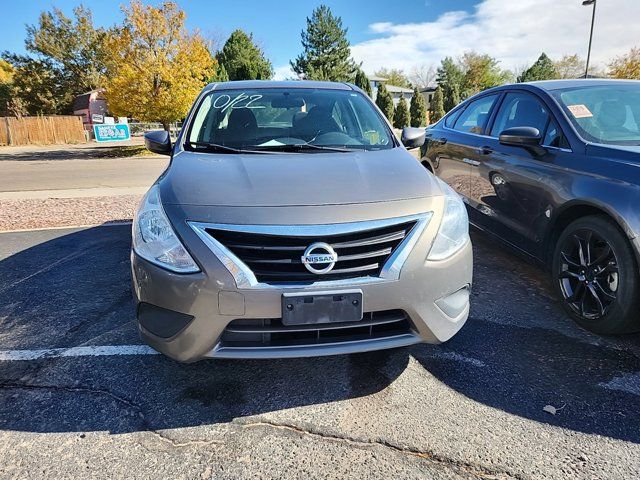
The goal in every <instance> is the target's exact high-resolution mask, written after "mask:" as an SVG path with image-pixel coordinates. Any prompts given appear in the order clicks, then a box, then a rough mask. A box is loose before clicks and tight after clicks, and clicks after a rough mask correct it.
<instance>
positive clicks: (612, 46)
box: [351, 0, 640, 73]
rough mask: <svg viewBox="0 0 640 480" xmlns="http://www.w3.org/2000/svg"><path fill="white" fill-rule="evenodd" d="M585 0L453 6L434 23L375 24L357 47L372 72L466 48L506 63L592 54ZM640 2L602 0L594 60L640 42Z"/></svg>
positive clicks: (500, 0) (498, 0) (495, 0)
mask: <svg viewBox="0 0 640 480" xmlns="http://www.w3.org/2000/svg"><path fill="white" fill-rule="evenodd" d="M581 3H582V2H581V1H580V0H482V1H481V2H480V3H478V5H476V7H475V11H474V12H473V13H468V12H464V11H450V12H447V13H445V14H443V15H441V16H440V17H438V18H437V19H436V20H435V21H432V22H422V23H404V24H400V23H391V22H376V23H372V24H371V25H369V33H370V34H371V35H372V37H373V38H372V39H371V40H367V41H364V42H361V43H358V44H355V45H353V46H352V47H351V53H352V55H353V58H354V59H355V60H356V61H358V62H363V68H364V70H365V71H366V72H368V73H371V72H373V71H375V70H377V69H379V68H382V67H387V68H401V69H404V70H405V71H409V70H410V69H411V67H412V66H414V65H419V64H424V63H427V64H429V63H438V62H439V61H440V60H441V59H442V58H444V57H445V56H453V57H455V56H458V55H460V54H462V53H463V52H465V51H468V50H476V51H478V52H481V53H488V54H490V55H492V56H494V57H496V58H497V59H498V60H500V62H501V64H502V67H503V68H515V67H517V66H522V65H527V64H531V63H532V62H534V61H535V59H536V58H537V57H538V56H539V55H540V53H541V52H543V51H544V52H546V53H547V55H549V56H550V57H552V58H559V57H561V56H562V55H565V54H574V53H578V54H579V55H580V56H582V57H586V54H587V44H588V41H589V28H590V25H591V12H592V7H584V6H582V5H581ZM638 18H640V1H639V0H607V2H606V3H605V2H602V3H600V2H598V8H597V10H596V23H595V29H594V37H593V46H592V50H591V58H592V64H600V65H602V66H604V65H605V64H606V63H608V62H609V61H610V60H611V59H612V58H613V57H615V56H617V55H621V54H623V53H625V52H626V51H628V50H629V49H630V48H631V47H633V46H640V37H638V27H637V25H636V21H637V19H638Z"/></svg>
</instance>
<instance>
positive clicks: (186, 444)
mask: <svg viewBox="0 0 640 480" xmlns="http://www.w3.org/2000/svg"><path fill="white" fill-rule="evenodd" d="M0 389H16V390H18V389H20V390H50V391H51V390H52V391H58V392H73V393H88V394H92V395H104V396H107V397H110V398H112V399H113V400H116V401H117V402H118V403H120V404H122V405H125V406H126V407H127V408H129V409H130V410H133V411H134V412H136V413H137V415H138V418H140V420H141V422H142V425H143V427H144V430H143V431H142V432H147V433H150V434H152V435H154V436H155V437H156V438H158V439H159V440H162V441H163V442H165V443H169V444H170V445H171V446H172V447H176V448H184V447H191V446H206V445H214V444H222V443H224V442H222V441H221V440H217V439H215V440H200V439H196V440H187V441H185V442H179V441H177V440H175V439H173V438H171V437H169V436H167V435H165V434H164V433H162V432H160V431H159V430H155V429H154V428H152V427H151V425H150V422H149V420H148V419H147V418H146V416H145V414H144V411H143V410H142V407H140V405H138V404H136V403H134V402H132V401H131V400H128V399H126V398H124V397H121V396H119V395H116V394H115V393H113V392H110V391H109V390H106V389H100V388H92V387H82V386H76V387H70V386H64V385H35V384H21V383H4V384H0Z"/></svg>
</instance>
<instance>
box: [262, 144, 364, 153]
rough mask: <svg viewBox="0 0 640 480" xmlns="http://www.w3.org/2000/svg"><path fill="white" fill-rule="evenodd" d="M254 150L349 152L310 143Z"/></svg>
mask: <svg viewBox="0 0 640 480" xmlns="http://www.w3.org/2000/svg"><path fill="white" fill-rule="evenodd" d="M254 148H256V149H259V150H263V151H268V152H302V151H305V150H324V151H325V152H351V151H352V150H353V149H351V148H340V147H325V146H322V145H314V144H312V143H293V144H287V143H285V144H282V145H256V146H255V147H254Z"/></svg>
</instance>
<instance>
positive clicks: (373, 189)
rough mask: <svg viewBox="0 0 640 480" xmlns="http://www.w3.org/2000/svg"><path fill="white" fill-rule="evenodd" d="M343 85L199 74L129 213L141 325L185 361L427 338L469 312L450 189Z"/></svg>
mask: <svg viewBox="0 0 640 480" xmlns="http://www.w3.org/2000/svg"><path fill="white" fill-rule="evenodd" d="M424 138H425V131H424V129H416V128H405V129H404V130H403V133H402V143H403V144H404V146H403V145H401V144H400V143H399V142H398V141H397V140H396V138H395V136H394V134H393V132H392V130H391V128H390V126H389V124H388V122H387V121H386V120H385V118H384V116H383V115H382V113H381V112H380V111H379V110H378V109H377V108H376V106H375V105H374V104H373V103H372V102H371V100H370V99H369V97H367V95H366V94H364V93H363V92H362V91H361V90H360V89H358V88H357V87H355V86H353V85H349V84H341V83H330V82H308V81H299V82H265V81H243V82H227V83H220V84H211V85H209V86H207V87H206V88H205V89H204V90H203V91H202V93H201V94H200V95H199V96H198V98H197V99H196V102H195V104H194V106H193V108H192V109H191V112H190V113H189V115H188V116H187V118H186V120H185V123H184V127H183V129H182V131H181V133H180V135H179V137H178V139H177V141H176V142H175V144H174V145H172V144H171V141H170V137H169V135H168V134H167V133H166V132H150V133H148V134H147V135H146V137H145V140H146V145H147V147H148V148H149V149H150V150H151V151H153V152H156V153H162V154H167V155H171V163H170V165H169V167H168V168H167V170H166V171H165V172H164V173H163V174H162V176H161V177H160V178H159V179H158V181H157V183H156V184H155V185H154V186H153V187H151V189H150V190H149V192H148V193H147V194H146V196H145V197H144V199H143V201H142V203H141V205H140V208H139V210H138V212H137V214H136V217H135V219H134V222H133V249H132V252H131V266H132V274H133V287H134V292H135V296H136V300H137V305H138V307H137V317H138V323H139V328H140V332H141V335H142V337H143V339H144V340H145V341H147V342H148V343H149V344H150V345H151V346H152V347H154V348H155V349H157V350H159V351H160V352H162V353H164V354H166V355H168V356H170V357H172V358H174V359H176V360H179V361H183V362H191V361H196V360H200V359H204V358H210V357H213V358H277V357H303V356H314V355H332V354H344V353H353V352H363V351H370V350H378V349H384V348H394V347H401V346H405V345H411V344H414V343H418V342H428V343H439V342H444V341H446V340H448V339H450V338H451V337H452V336H453V335H455V334H456V332H458V330H460V328H461V327H462V325H463V324H464V323H465V321H466V319H467V316H468V313H469V290H470V286H471V278H472V253H471V242H470V240H469V232H468V220H467V214H466V210H465V206H464V204H463V203H462V201H461V200H460V198H459V196H458V195H457V194H456V193H455V192H454V191H452V190H451V189H450V188H449V187H448V186H447V185H446V184H445V183H443V182H441V181H440V180H438V179H436V178H435V177H434V176H433V175H431V174H430V173H429V172H428V171H427V170H425V169H424V167H423V166H422V165H421V164H420V163H419V162H418V161H417V160H416V159H415V158H413V157H412V156H411V155H410V154H409V153H408V152H407V148H417V147H419V146H420V145H422V143H423V142H424Z"/></svg>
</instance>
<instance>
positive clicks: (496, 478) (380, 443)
mask: <svg viewBox="0 0 640 480" xmlns="http://www.w3.org/2000/svg"><path fill="white" fill-rule="evenodd" d="M231 423H234V424H236V425H239V426H241V427H242V428H256V427H268V428H273V429H276V430H286V431H290V432H294V433H298V434H300V435H309V436H312V437H315V438H320V439H322V440H329V441H335V442H340V443H346V444H348V445H352V446H355V447H359V448H363V447H364V448H370V447H376V446H377V447H383V448H386V449H389V450H392V451H394V452H396V453H400V454H402V455H408V456H411V457H417V458H420V459H423V460H427V461H429V462H431V463H434V464H436V465H440V466H444V467H454V468H458V469H459V470H462V471H464V472H465V473H468V474H471V475H474V476H476V477H478V478H482V479H486V480H503V479H516V480H525V479H526V478H527V477H523V476H522V475H519V474H516V473H512V472H508V471H506V470H491V469H489V468H487V467H485V466H482V465H477V464H473V463H469V462H462V461H459V460H454V459H451V458H447V457H445V456H443V455H440V454H437V453H434V452H429V451H424V450H418V449H416V448H411V447H407V446H401V445H396V444H394V443H392V442H390V441H389V440H383V439H380V440H368V439H362V438H356V437H349V436H345V435H335V434H330V433H324V432H321V431H318V430H310V429H305V428H301V427H298V426H296V425H291V424H286V423H277V422H270V421H268V420H260V421H257V422H243V421H237V420H234V421H232V422H231Z"/></svg>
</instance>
